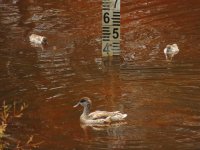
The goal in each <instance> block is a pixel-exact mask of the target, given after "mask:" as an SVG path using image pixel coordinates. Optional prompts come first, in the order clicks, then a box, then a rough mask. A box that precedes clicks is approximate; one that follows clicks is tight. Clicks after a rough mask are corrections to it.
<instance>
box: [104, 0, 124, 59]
mask: <svg viewBox="0 0 200 150" xmlns="http://www.w3.org/2000/svg"><path fill="white" fill-rule="evenodd" d="M102 1H103V2H102V9H103V10H102V55H103V56H113V55H120V0H102Z"/></svg>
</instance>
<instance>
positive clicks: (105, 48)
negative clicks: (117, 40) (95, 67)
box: [103, 43, 109, 52]
mask: <svg viewBox="0 0 200 150" xmlns="http://www.w3.org/2000/svg"><path fill="white" fill-rule="evenodd" d="M103 51H104V52H109V43H106V46H105V47H104V48H103Z"/></svg>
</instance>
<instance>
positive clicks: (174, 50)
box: [164, 44, 179, 61]
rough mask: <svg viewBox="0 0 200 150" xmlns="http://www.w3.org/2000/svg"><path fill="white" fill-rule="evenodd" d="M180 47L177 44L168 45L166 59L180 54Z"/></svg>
mask: <svg viewBox="0 0 200 150" xmlns="http://www.w3.org/2000/svg"><path fill="white" fill-rule="evenodd" d="M178 52H179V49H178V46H177V44H172V45H167V46H166V48H165V49H164V54H165V57H166V60H170V61H171V60H172V58H173V57H174V56H175V55H176V54H178Z"/></svg>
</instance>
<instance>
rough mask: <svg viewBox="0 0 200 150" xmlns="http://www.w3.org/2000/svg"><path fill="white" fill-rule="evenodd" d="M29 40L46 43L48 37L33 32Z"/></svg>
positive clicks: (35, 42)
mask: <svg viewBox="0 0 200 150" xmlns="http://www.w3.org/2000/svg"><path fill="white" fill-rule="evenodd" d="M29 40H30V42H31V43H34V44H46V43H47V38H46V37H44V36H40V35H36V34H31V35H30V36H29Z"/></svg>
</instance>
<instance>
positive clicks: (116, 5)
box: [114, 0, 118, 8]
mask: <svg viewBox="0 0 200 150" xmlns="http://www.w3.org/2000/svg"><path fill="white" fill-rule="evenodd" d="M117 1H118V0H116V1H115V7H114V8H116V7H117Z"/></svg>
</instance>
